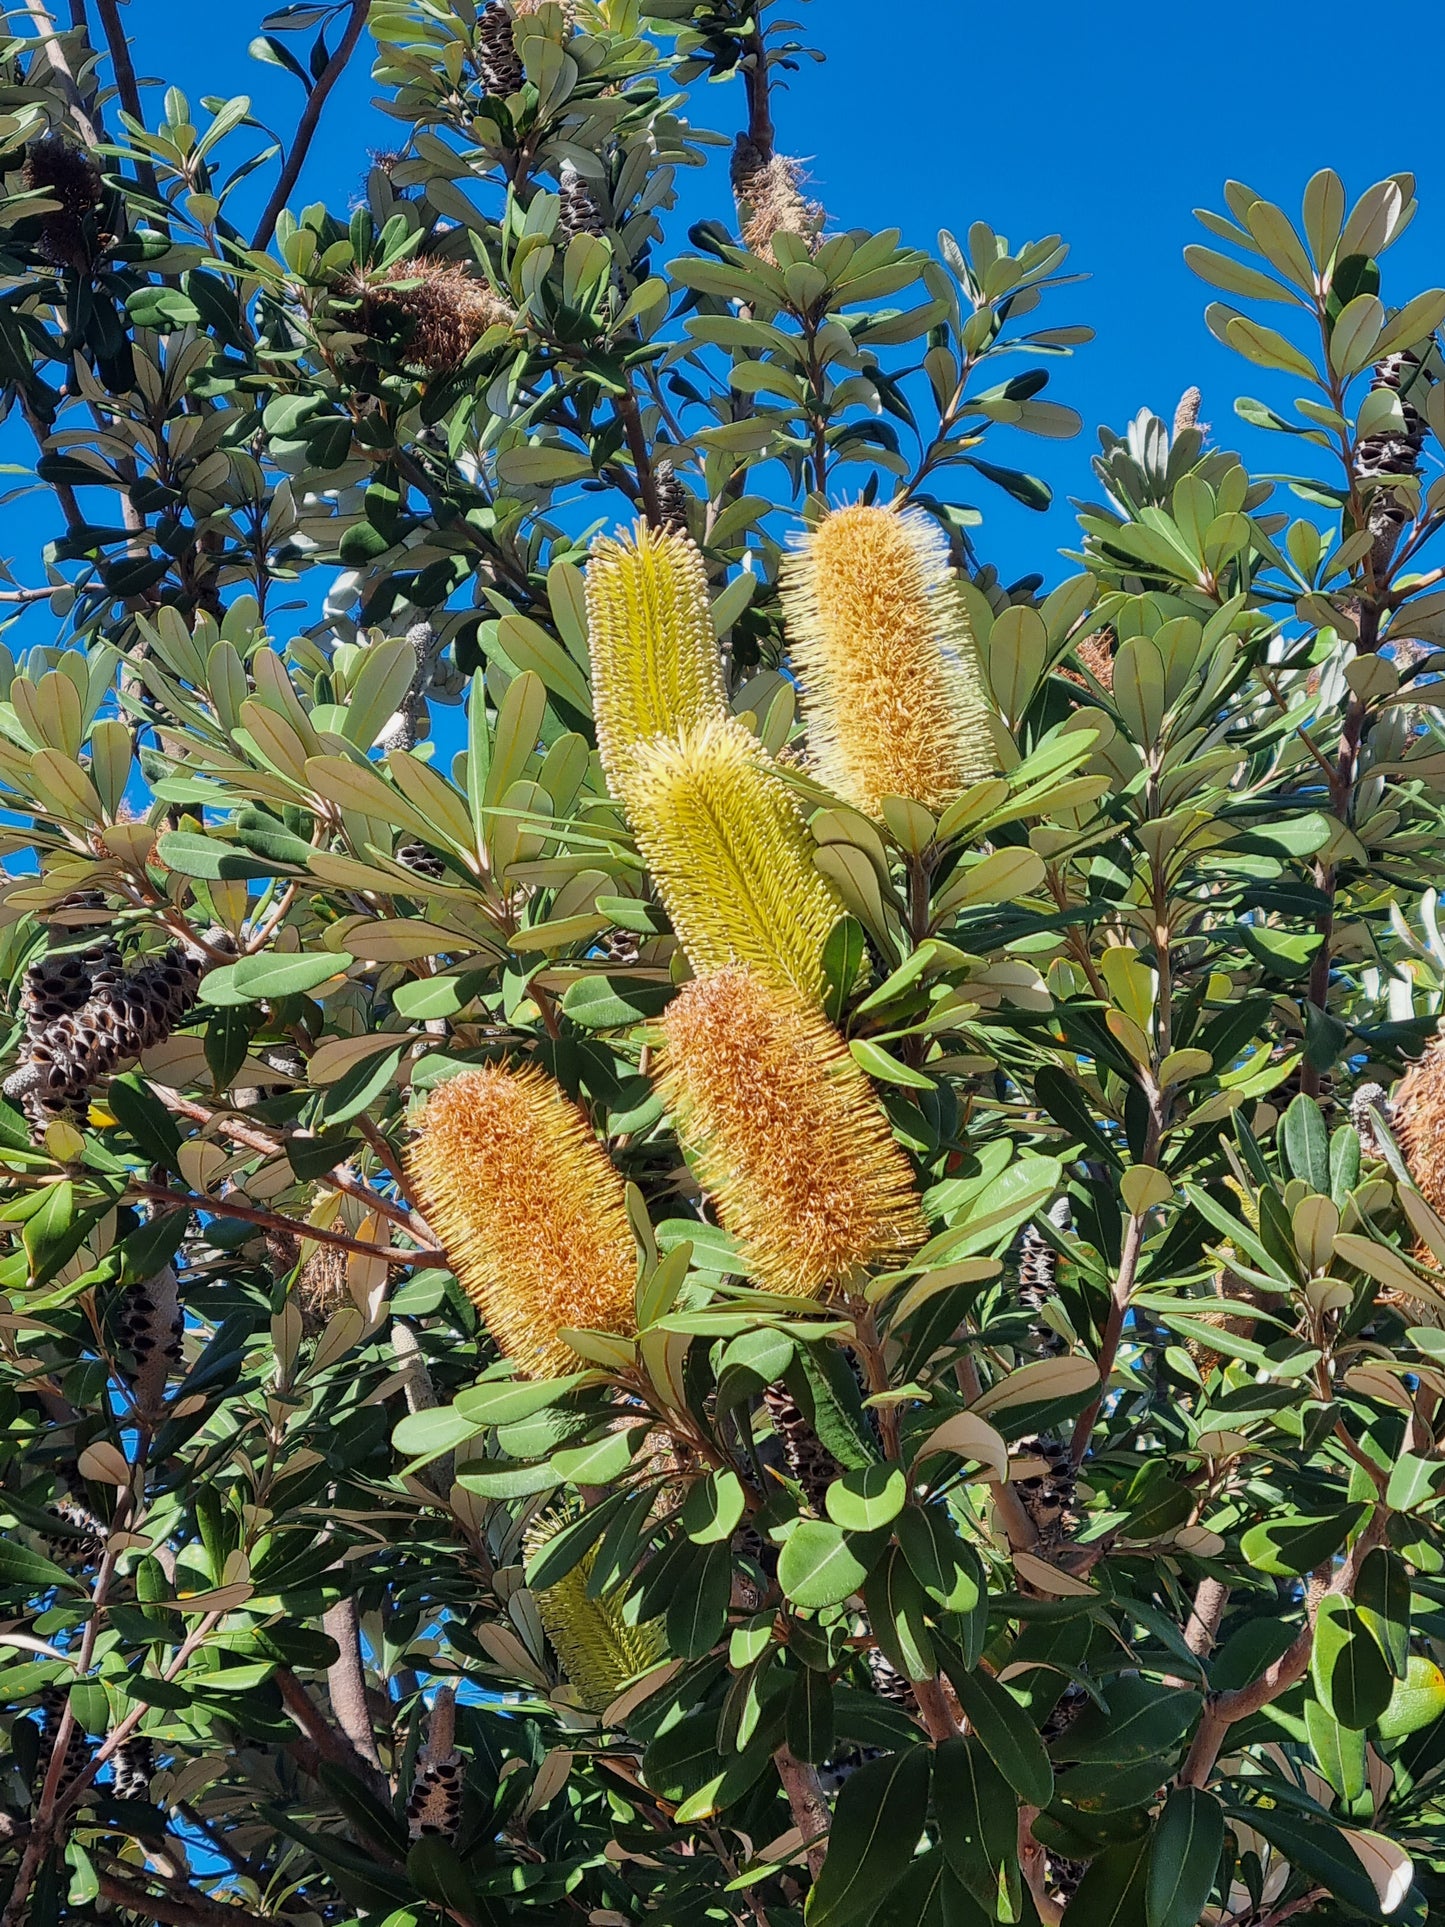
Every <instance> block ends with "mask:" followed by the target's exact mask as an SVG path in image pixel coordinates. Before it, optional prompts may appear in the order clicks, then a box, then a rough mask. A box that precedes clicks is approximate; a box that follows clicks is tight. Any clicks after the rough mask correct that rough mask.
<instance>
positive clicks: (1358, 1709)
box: [1310, 1593, 1392, 1731]
mask: <svg viewBox="0 0 1445 1927" xmlns="http://www.w3.org/2000/svg"><path fill="white" fill-rule="evenodd" d="M1310 1676H1311V1678H1312V1679H1313V1680H1314V1685H1315V1691H1316V1692H1317V1693H1318V1694H1319V1696H1320V1703H1321V1705H1323V1706H1324V1707H1325V1708H1326V1710H1327V1711H1328V1712H1330V1713H1331V1714H1333V1716H1334V1717H1335V1719H1337V1720H1338V1721H1339V1722H1340V1724H1341V1725H1342V1726H1348V1727H1351V1728H1353V1729H1354V1730H1356V1731H1359V1730H1361V1729H1363V1728H1364V1727H1366V1726H1369V1725H1371V1724H1372V1723H1373V1722H1374V1721H1375V1720H1377V1719H1378V1718H1379V1716H1380V1714H1381V1713H1383V1712H1384V1710H1385V1708H1386V1707H1387V1706H1388V1705H1389V1703H1390V1693H1391V1690H1392V1686H1391V1679H1390V1669H1389V1667H1388V1666H1387V1665H1386V1663H1385V1655H1384V1654H1383V1653H1382V1652H1381V1651H1380V1648H1379V1647H1378V1646H1377V1645H1376V1643H1375V1641H1374V1639H1373V1638H1372V1637H1371V1634H1370V1631H1369V1629H1368V1627H1367V1626H1366V1625H1365V1622H1364V1620H1363V1619H1362V1618H1361V1617H1360V1615H1359V1613H1358V1611H1357V1610H1356V1608H1355V1607H1354V1606H1353V1605H1352V1604H1351V1602H1350V1601H1349V1600H1348V1599H1344V1598H1341V1597H1340V1595H1339V1594H1338V1593H1329V1594H1327V1595H1326V1596H1325V1598H1323V1599H1322V1600H1321V1601H1320V1606H1319V1613H1318V1615H1317V1617H1316V1619H1315V1643H1314V1650H1313V1652H1312V1654H1311V1657H1310Z"/></svg>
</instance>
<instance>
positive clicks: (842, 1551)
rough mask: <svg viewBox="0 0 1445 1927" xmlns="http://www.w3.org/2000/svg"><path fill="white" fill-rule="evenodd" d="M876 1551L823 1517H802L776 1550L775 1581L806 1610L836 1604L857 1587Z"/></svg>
mask: <svg viewBox="0 0 1445 1927" xmlns="http://www.w3.org/2000/svg"><path fill="white" fill-rule="evenodd" d="M876 1553H877V1547H876V1545H873V1544H869V1543H868V1542H866V1541H861V1542H860V1541H855V1540H853V1539H851V1538H850V1537H849V1536H848V1534H846V1533H845V1532H844V1531H843V1530H842V1528H841V1527H840V1526H835V1525H832V1524H831V1523H830V1522H829V1521H828V1520H826V1519H802V1520H800V1521H799V1523H798V1524H797V1525H796V1526H794V1528H793V1530H792V1531H791V1532H790V1533H789V1534H788V1537H787V1540H786V1541H785V1543H784V1545H783V1549H782V1551H781V1552H780V1553H779V1554H778V1584H779V1585H780V1586H781V1587H782V1589H783V1591H784V1593H785V1594H786V1595H787V1597H788V1598H789V1599H791V1600H792V1602H793V1604H794V1605H795V1606H802V1607H804V1608H806V1609H807V1610H808V1611H810V1612H816V1611H817V1610H818V1609H819V1608H820V1607H822V1606H837V1605H840V1604H841V1603H842V1601H843V1600H845V1599H847V1598H848V1597H849V1595H850V1594H852V1593H855V1592H857V1591H858V1589H859V1587H860V1586H861V1585H862V1584H863V1581H864V1580H865V1579H866V1578H867V1577H868V1570H869V1567H870V1566H871V1565H872V1563H873V1559H874V1557H875V1556H876ZM865 1554H866V1558H865V1556H864V1555H865Z"/></svg>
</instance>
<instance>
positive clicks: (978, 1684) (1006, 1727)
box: [942, 1647, 1054, 1807]
mask: <svg viewBox="0 0 1445 1927" xmlns="http://www.w3.org/2000/svg"><path fill="white" fill-rule="evenodd" d="M942 1659H943V1664H944V1669H945V1671H946V1672H947V1674H948V1677H949V1680H950V1681H951V1682H952V1685H953V1690H954V1692H955V1693H957V1695H958V1703H959V1705H960V1706H961V1707H962V1708H963V1712H964V1717H965V1718H966V1719H967V1721H968V1723H969V1725H970V1726H971V1727H972V1728H973V1731H974V1732H975V1733H976V1734H977V1735H978V1739H979V1742H980V1744H981V1745H982V1746H983V1747H984V1749H985V1751H986V1752H987V1753H988V1756H989V1758H990V1759H991V1760H992V1761H993V1763H994V1765H995V1766H996V1767H997V1768H998V1770H999V1772H1000V1773H1002V1775H1003V1776H1004V1778H1005V1779H1006V1780H1007V1781H1008V1783H1009V1785H1010V1786H1011V1787H1012V1788H1013V1790H1014V1792H1015V1793H1016V1794H1017V1795H1018V1796H1019V1798H1020V1799H1021V1800H1024V1801H1026V1802H1027V1803H1028V1804H1029V1805H1030V1806H1034V1807H1046V1806H1048V1804H1049V1802H1050V1801H1051V1800H1052V1799H1053V1797H1054V1769H1053V1767H1052V1766H1051V1765H1050V1763H1049V1756H1048V1753H1047V1751H1046V1750H1045V1747H1044V1742H1043V1740H1042V1739H1041V1738H1040V1736H1039V1733H1038V1731H1037V1729H1036V1728H1035V1726H1034V1723H1033V1721H1032V1720H1031V1719H1030V1718H1029V1716H1028V1714H1027V1713H1026V1712H1025V1711H1024V1709H1023V1708H1022V1707H1021V1706H1020V1705H1019V1703H1018V1701H1017V1700H1016V1699H1015V1698H1014V1696H1013V1694H1012V1693H1011V1692H1010V1691H1009V1689H1008V1688H1007V1686H1004V1685H1001V1684H1000V1682H999V1681H998V1680H996V1679H995V1678H994V1677H993V1675H992V1674H991V1673H983V1672H976V1671H970V1670H969V1669H968V1668H967V1667H965V1666H964V1665H963V1664H962V1663H961V1662H960V1661H959V1659H958V1656H957V1654H955V1653H952V1652H950V1650H949V1649H948V1648H947V1647H945V1648H943V1650H942Z"/></svg>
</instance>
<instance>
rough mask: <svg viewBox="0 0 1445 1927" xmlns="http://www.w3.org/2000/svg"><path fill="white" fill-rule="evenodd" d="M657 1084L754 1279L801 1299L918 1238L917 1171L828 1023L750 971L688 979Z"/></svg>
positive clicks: (674, 1010) (841, 1284)
mask: <svg viewBox="0 0 1445 1927" xmlns="http://www.w3.org/2000/svg"><path fill="white" fill-rule="evenodd" d="M663 1032H664V1035H665V1039H666V1043H665V1049H664V1053H663V1059H662V1082H661V1089H662V1095H663V1100H664V1102H665V1103H666V1104H667V1105H668V1107H669V1108H670V1110H671V1111H672V1114H673V1117H674V1119H675V1121H676V1124H677V1129H678V1135H679V1137H680V1138H681V1140H682V1142H683V1143H684V1144H685V1145H686V1146H687V1148H688V1150H689V1151H690V1152H691V1153H692V1155H693V1156H694V1158H695V1160H696V1163H697V1169H698V1174H699V1177H700V1179H701V1182H702V1185H703V1188H704V1189H705V1190H706V1191H707V1192H708V1193H709V1194H710V1196H711V1197H712V1199H713V1201H714V1203H715V1204H716V1206H717V1211H718V1216H719V1217H720V1218H721V1220H722V1222H723V1225H724V1227H725V1228H726V1229H727V1230H728V1231H729V1232H730V1233H731V1234H732V1236H733V1238H734V1239H735V1240H736V1241H737V1245H738V1248H739V1250H740V1251H741V1253H742V1255H743V1258H744V1261H745V1263H746V1264H747V1267H748V1273H749V1276H750V1277H751V1278H752V1280H753V1282H754V1283H755V1284H757V1285H760V1286H762V1287H764V1288H765V1289H767V1290H769V1291H777V1292H786V1293H790V1294H792V1295H794V1296H798V1297H805V1298H816V1297H826V1296H827V1295H828V1294H829V1293H830V1292H833V1291H838V1290H847V1289H849V1288H851V1287H852V1286H853V1285H854V1284H855V1283H856V1282H857V1280H858V1278H859V1276H860V1274H861V1273H862V1272H863V1270H864V1269H865V1268H866V1267H867V1266H869V1265H872V1264H876V1263H878V1262H879V1261H881V1260H884V1259H892V1258H899V1257H902V1256H904V1255H905V1254H906V1253H908V1252H909V1251H911V1250H913V1249H914V1248H915V1247H916V1246H917V1245H919V1244H921V1243H922V1242H923V1239H924V1236H925V1229H924V1223H923V1215H922V1212H921V1210H920V1208H919V1204H918V1197H917V1194H916V1192H915V1189H914V1184H913V1176H912V1172H911V1171H910V1169H909V1165H908V1161H907V1159H906V1158H905V1157H904V1155H903V1153H902V1151H900V1150H899V1148H898V1146H897V1145H896V1144H895V1143H894V1141H893V1137H892V1134H891V1133H890V1131H889V1128H888V1121H887V1119H886V1118H885V1117H884V1115H883V1112H882V1110H881V1108H880V1107H879V1104H878V1100H877V1098H876V1097H875V1096H874V1094H873V1091H872V1088H871V1087H870V1085H869V1083H868V1080H867V1078H866V1077H865V1076H864V1075H863V1073H862V1071H861V1070H860V1069H859V1068H858V1066H857V1065H856V1064H855V1063H854V1061H853V1059H852V1057H851V1056H850V1055H849V1053H848V1050H847V1047H846V1046H845V1045H844V1043H843V1040H842V1039H841V1038H840V1037H839V1036H838V1034H837V1032H836V1031H835V1030H834V1029H833V1028H832V1026H831V1025H830V1024H829V1023H828V1022H827V1021H826V1019H825V1018H823V1017H822V1016H821V1015H820V1014H819V1013H817V1012H815V1011H813V1010H810V1009H808V1008H806V1007H805V1006H803V1005H802V1004H801V1003H799V1002H798V1001H797V999H796V998H794V997H792V996H790V995H789V994H788V993H787V992H786V991H784V990H780V989H779V988H778V987H777V986H776V985H775V984H772V983H769V982H768V981H767V980H766V979H764V978H762V977H761V976H759V975H758V974H757V973H756V972H753V971H748V970H738V969H732V970H719V971H717V972H715V973H714V974H713V975H712V976H709V977H702V978H699V979H697V980H696V981H694V982H693V983H690V984H687V985H685V986H684V987H683V989H682V990H681V991H680V992H679V993H678V995H677V996H676V997H675V998H674V999H673V1001H672V1003H671V1004H670V1005H669V1006H668V1009H667V1013H666V1015H665V1017H664V1018H663Z"/></svg>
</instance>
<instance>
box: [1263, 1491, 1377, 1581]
mask: <svg viewBox="0 0 1445 1927" xmlns="http://www.w3.org/2000/svg"><path fill="white" fill-rule="evenodd" d="M1365 1510H1366V1509H1365V1507H1364V1506H1363V1505H1351V1506H1341V1507H1340V1509H1339V1510H1338V1511H1336V1512H1325V1513H1315V1514H1305V1513H1300V1512H1287V1513H1286V1514H1285V1516H1284V1517H1283V1518H1281V1519H1262V1520H1261V1521H1260V1522H1259V1524H1258V1525H1253V1526H1251V1527H1250V1528H1249V1530H1248V1531H1247V1532H1246V1533H1245V1534H1244V1535H1243V1537H1242V1538H1241V1539H1240V1542H1239V1549H1240V1551H1241V1553H1242V1554H1243V1555H1244V1558H1245V1560H1246V1561H1247V1563H1248V1564H1249V1565H1251V1566H1253V1567H1255V1568H1256V1570H1257V1571H1259V1572H1269V1573H1277V1574H1289V1575H1291V1576H1295V1575H1298V1574H1300V1573H1305V1572H1313V1571H1314V1569H1315V1567H1316V1566H1321V1565H1323V1564H1324V1562H1325V1561H1326V1560H1327V1559H1332V1558H1333V1557H1334V1555H1335V1554H1336V1553H1337V1552H1338V1551H1339V1549H1340V1547H1341V1546H1342V1545H1343V1544H1344V1543H1345V1541H1346V1539H1348V1538H1349V1536H1350V1534H1351V1533H1352V1532H1353V1531H1354V1530H1355V1527H1356V1526H1358V1525H1359V1523H1360V1521H1361V1520H1362V1519H1363V1518H1364V1516H1365Z"/></svg>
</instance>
